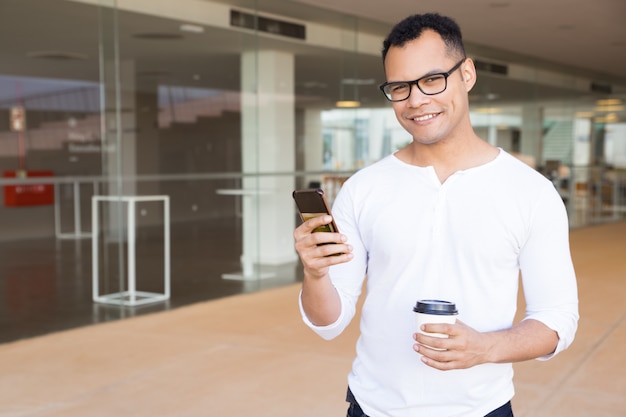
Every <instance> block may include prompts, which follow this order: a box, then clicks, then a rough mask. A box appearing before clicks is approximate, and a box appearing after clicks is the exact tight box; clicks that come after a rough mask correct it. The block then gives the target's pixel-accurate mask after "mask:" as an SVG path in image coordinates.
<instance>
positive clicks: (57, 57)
mask: <svg viewBox="0 0 626 417" xmlns="http://www.w3.org/2000/svg"><path fill="white" fill-rule="evenodd" d="M26 56H27V57H28V58H37V59H49V60H52V61H86V60H87V59H89V56H88V55H86V54H79V53H77V52H66V51H33V52H28V53H26Z"/></svg>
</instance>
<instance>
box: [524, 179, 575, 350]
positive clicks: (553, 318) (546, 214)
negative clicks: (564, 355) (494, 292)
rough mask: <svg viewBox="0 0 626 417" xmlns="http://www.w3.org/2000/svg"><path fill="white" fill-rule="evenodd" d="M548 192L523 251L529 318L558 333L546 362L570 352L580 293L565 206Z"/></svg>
mask: <svg viewBox="0 0 626 417" xmlns="http://www.w3.org/2000/svg"><path fill="white" fill-rule="evenodd" d="M552 191H553V190H547V191H546V192H545V193H544V194H543V198H542V199H541V200H542V201H539V202H538V205H537V210H535V213H534V218H533V221H532V222H531V225H532V226H531V228H530V229H529V233H528V239H527V240H526V242H525V244H524V245H523V247H522V249H521V252H520V269H521V271H522V282H523V287H524V296H525V299H526V315H525V317H524V320H528V319H534V320H537V321H540V322H541V323H543V324H545V325H546V326H547V327H548V328H550V329H552V330H554V331H555V332H557V334H558V336H559V342H558V344H557V346H556V349H555V350H554V352H553V353H551V354H550V355H546V356H543V357H540V358H538V359H539V360H547V359H550V358H552V357H554V356H555V355H556V354H558V353H559V352H561V351H563V350H565V349H567V347H569V345H570V344H571V343H572V342H573V340H574V336H575V334H576V330H577V328H578V319H579V313H578V290H577V284H576V274H575V271H574V265H573V262H572V258H571V253H570V246H569V225H568V221H567V214H566V211H565V206H564V204H563V202H562V200H561V199H560V196H559V195H558V193H556V191H554V192H552Z"/></svg>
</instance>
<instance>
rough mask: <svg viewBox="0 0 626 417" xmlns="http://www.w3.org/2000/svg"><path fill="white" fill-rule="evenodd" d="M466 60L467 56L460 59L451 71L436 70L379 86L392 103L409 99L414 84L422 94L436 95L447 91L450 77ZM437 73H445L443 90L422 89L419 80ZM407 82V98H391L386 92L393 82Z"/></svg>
mask: <svg viewBox="0 0 626 417" xmlns="http://www.w3.org/2000/svg"><path fill="white" fill-rule="evenodd" d="M465 60H467V57H463V59H462V60H460V61H459V62H458V63H457V64H456V65H455V66H454V67H452V68H451V69H450V70H449V71H447V72H435V73H433V74H427V75H424V76H423V77H420V78H418V79H416V80H413V81H388V82H386V83H383V84H381V85H379V86H378V88H379V90H380V91H382V93H383V95H384V96H385V98H386V99H387V100H389V101H391V102H392V103H397V102H399V101H404V100H408V99H409V97H411V92H412V91H413V86H414V85H416V86H417V88H418V89H419V90H420V91H421V92H422V94H424V95H427V96H435V95H437V94H441V93H443V92H444V91H446V89H447V88H448V77H449V76H450V75H451V74H452V73H453V72H454V71H456V70H457V69H459V68H460V67H461V64H463V63H464V62H465ZM437 75H443V77H444V81H445V86H444V87H443V90H441V91H439V92H437V93H427V92H425V91H424V90H422V87H420V85H419V82H420V81H422V80H423V79H426V78H429V77H433V76H437ZM403 83H406V84H408V85H409V95H407V96H406V98H403V99H400V100H393V99H391V98H390V97H389V96H388V95H387V93H385V87H387V86H389V85H393V84H403Z"/></svg>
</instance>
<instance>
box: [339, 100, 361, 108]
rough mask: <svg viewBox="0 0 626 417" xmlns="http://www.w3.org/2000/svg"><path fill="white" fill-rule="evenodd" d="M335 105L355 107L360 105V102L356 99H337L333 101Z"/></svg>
mask: <svg viewBox="0 0 626 417" xmlns="http://www.w3.org/2000/svg"><path fill="white" fill-rule="evenodd" d="M335 106H337V107H340V108H343V109H346V108H347V109H351V108H355V107H361V102H360V101H357V100H339V101H338V102H336V103H335Z"/></svg>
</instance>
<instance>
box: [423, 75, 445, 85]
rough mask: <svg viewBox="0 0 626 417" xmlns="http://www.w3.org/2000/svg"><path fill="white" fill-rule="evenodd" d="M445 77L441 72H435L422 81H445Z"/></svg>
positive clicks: (428, 82)
mask: <svg viewBox="0 0 626 417" xmlns="http://www.w3.org/2000/svg"><path fill="white" fill-rule="evenodd" d="M444 78H445V77H444V76H443V75H441V74H433V75H431V76H429V77H425V78H422V83H424V84H434V83H438V82H440V81H443V79H444Z"/></svg>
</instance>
